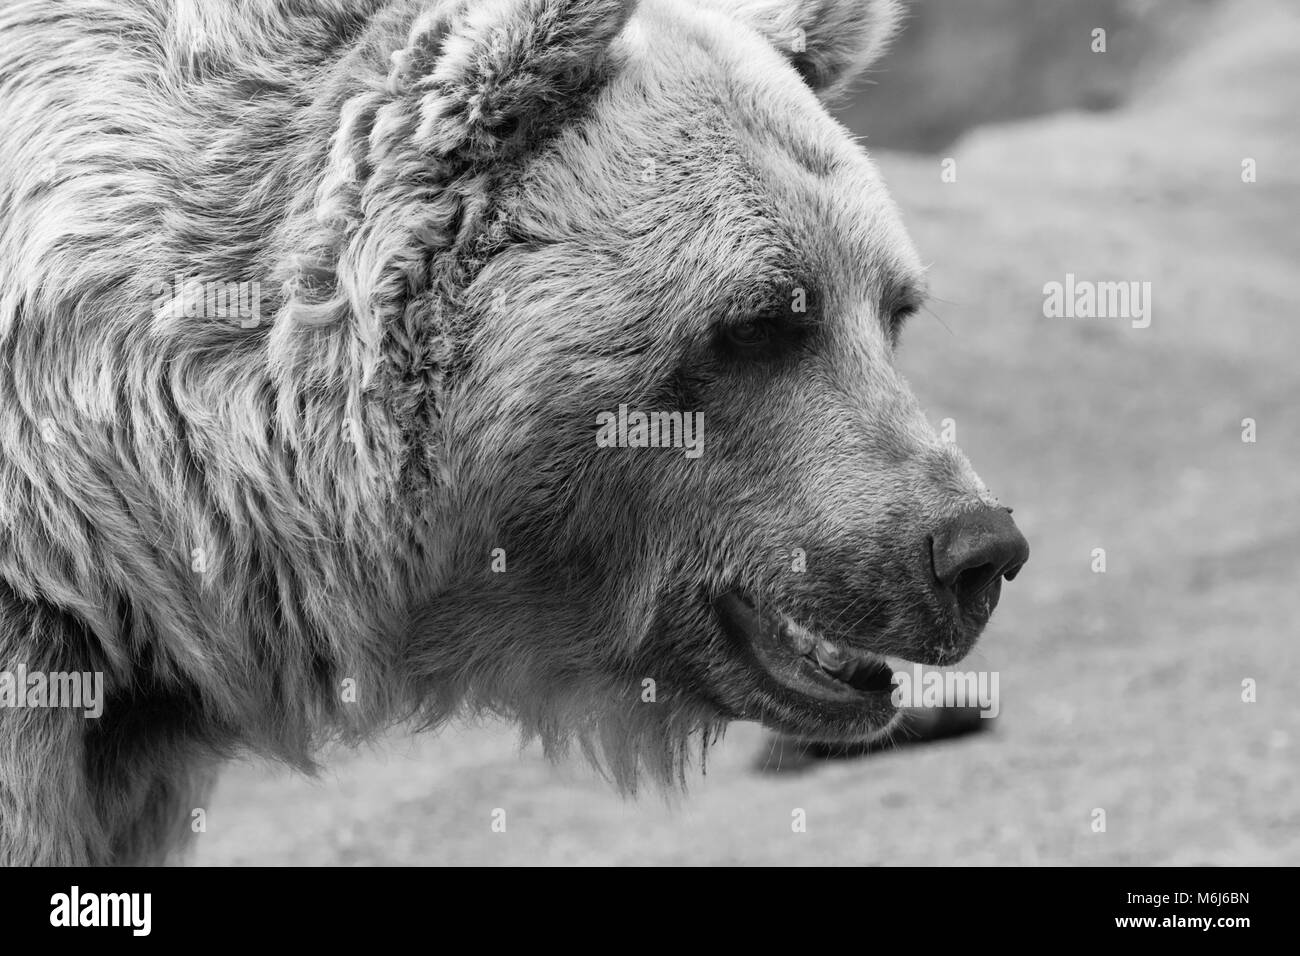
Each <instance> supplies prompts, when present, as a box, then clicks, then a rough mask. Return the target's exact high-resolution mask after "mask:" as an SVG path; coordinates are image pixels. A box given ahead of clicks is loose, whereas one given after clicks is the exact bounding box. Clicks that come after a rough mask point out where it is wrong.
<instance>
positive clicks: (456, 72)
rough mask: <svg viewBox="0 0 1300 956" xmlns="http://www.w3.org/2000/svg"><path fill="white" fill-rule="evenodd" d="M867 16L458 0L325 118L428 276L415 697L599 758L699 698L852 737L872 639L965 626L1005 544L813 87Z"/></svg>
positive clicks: (902, 256) (615, 763) (857, 173)
mask: <svg viewBox="0 0 1300 956" xmlns="http://www.w3.org/2000/svg"><path fill="white" fill-rule="evenodd" d="M896 19H897V11H896V9H895V4H894V3H893V2H891V0H640V2H639V3H634V2H631V0H490V2H482V3H479V2H476V3H469V4H465V3H444V4H441V5H439V6H437V7H436V8H435V10H434V11H433V12H431V13H428V14H426V15H425V16H424V17H423V18H421V19H419V20H417V21H416V23H415V24H414V25H413V26H412V27H411V29H410V31H409V34H408V39H407V42H406V45H405V47H404V48H402V49H400V50H398V51H397V52H396V53H395V54H394V55H393V58H392V63H393V67H392V74H391V75H390V77H389V81H388V83H389V86H388V89H387V90H386V91H383V92H382V93H376V94H375V95H376V96H380V97H387V98H388V99H387V100H386V101H385V104H386V105H385V106H384V108H383V109H381V110H379V112H378V113H377V115H376V116H375V118H373V119H372V120H370V121H368V122H366V123H365V124H362V127H361V129H360V130H359V132H358V133H357V134H356V136H355V137H354V139H355V140H356V141H357V142H362V141H364V145H365V148H366V149H367V150H369V155H370V157H371V158H370V160H369V161H368V168H367V175H369V176H370V179H371V183H370V185H369V186H368V187H367V188H370V189H371V190H372V191H373V193H374V194H375V195H383V194H384V189H385V188H388V189H389V193H390V194H392V193H395V192H396V191H397V190H398V187H399V185H400V184H402V183H406V184H407V186H408V187H409V188H410V189H416V188H417V187H418V189H421V190H424V193H423V194H424V195H427V196H430V197H432V198H430V199H429V200H428V202H427V203H426V204H425V208H426V210H427V209H430V208H432V209H434V211H435V213H436V216H434V217H433V219H434V220H436V221H435V222H433V224H430V223H429V222H424V223H422V224H420V226H419V229H417V230H415V232H416V233H417V234H419V235H420V236H422V237H423V238H424V239H425V240H426V241H427V242H428V243H430V244H431V245H432V246H433V247H434V248H435V249H437V250H440V251H439V252H438V256H440V257H441V258H438V256H435V261H434V265H433V268H432V269H431V271H430V275H431V276H432V278H431V279H430V283H431V284H432V288H433V291H432V292H428V290H424V292H422V293H421V294H422V295H423V296H424V297H423V298H420V297H419V296H418V295H417V296H412V295H411V294H410V290H409V289H404V290H401V294H402V295H406V296H407V297H408V300H409V301H407V302H406V305H405V306H404V307H403V312H402V316H403V318H402V321H404V322H406V323H407V327H409V328H418V327H419V326H420V325H421V324H423V325H426V326H429V327H432V328H434V329H435V330H436V332H437V335H438V338H439V341H440V342H441V343H442V345H443V346H444V348H443V351H441V352H440V353H438V358H437V365H438V368H437V375H436V376H435V377H434V378H433V379H432V380H434V381H436V382H437V385H438V388H439V393H438V396H437V401H436V409H434V410H432V411H431V412H430V415H429V420H430V423H429V428H430V438H429V447H430V449H432V451H431V454H432V458H433V459H434V461H435V464H434V465H432V466H431V467H430V472H431V476H432V477H431V480H430V487H431V491H430V492H429V494H430V496H431V500H432V501H433V502H434V505H433V512H434V517H433V520H432V522H431V524H432V526H433V527H434V528H435V529H436V540H435V543H434V545H433V546H432V547H431V548H430V554H431V555H432V556H431V557H430V558H429V560H430V562H431V564H432V569H431V574H432V579H431V580H432V593H431V594H430V595H429V598H428V601H427V604H426V605H425V607H424V609H423V610H422V611H421V612H420V614H419V620H418V622H417V624H416V626H415V627H414V628H413V630H412V634H411V636H410V638H409V640H410V645H409V648H408V658H409V660H408V664H409V667H410V668H411V671H412V672H413V673H415V674H418V675H420V678H419V679H420V680H423V681H424V682H425V690H424V694H425V696H426V697H427V698H428V699H429V700H430V701H431V703H429V704H428V706H429V707H430V709H431V711H432V712H433V713H434V714H437V715H445V713H446V712H448V711H450V710H452V709H455V708H457V707H460V706H464V705H466V704H468V705H469V706H477V707H482V708H486V709H492V710H497V711H504V712H506V713H509V714H510V715H512V716H515V717H517V718H519V719H520V720H522V721H523V722H524V724H525V725H526V726H527V727H529V728H530V729H532V730H535V731H538V732H540V733H541V734H542V735H543V737H544V738H545V739H546V740H547V741H548V742H549V743H555V742H557V741H562V740H564V739H567V738H568V737H569V736H570V735H571V734H572V733H573V732H575V731H576V732H577V734H578V736H579V737H580V739H581V740H582V741H583V742H584V744H593V743H594V744H596V745H598V746H599V745H603V750H604V752H605V756H606V758H607V760H608V764H609V766H610V768H611V769H612V770H613V771H614V772H615V774H616V776H618V777H619V778H620V779H622V780H624V781H625V782H626V781H628V780H630V779H632V778H633V777H634V776H635V772H636V770H637V769H638V767H639V766H649V767H650V768H651V769H653V770H656V771H659V772H661V773H672V772H676V771H679V770H680V766H681V763H682V760H683V757H684V755H686V754H688V753H689V752H690V748H689V746H688V744H689V741H690V740H691V739H692V738H693V737H696V736H698V735H699V734H700V733H701V732H702V733H703V734H704V735H705V736H708V734H709V733H710V732H711V731H712V730H714V729H716V728H717V727H718V726H720V725H721V724H723V723H725V722H726V721H728V720H732V719H746V720H758V721H762V722H763V723H765V724H767V725H769V726H772V727H775V728H780V729H783V730H785V731H788V732H792V733H796V734H800V735H803V736H806V737H812V738H817V739H822V740H854V739H862V738H864V737H867V736H869V735H871V734H874V733H876V732H878V731H880V730H881V729H882V728H885V727H886V726H887V725H888V724H889V723H890V722H891V720H892V719H893V717H894V716H895V708H894V706H893V704H892V703H891V700H890V697H891V693H890V692H891V689H892V685H891V671H890V669H889V667H888V666H887V665H886V664H885V663H884V659H883V658H884V656H885V655H892V656H897V657H901V658H904V659H907V660H911V661H916V662H922V663H929V664H947V663H951V662H954V661H957V660H959V659H960V658H961V657H962V656H963V655H964V654H965V653H966V652H967V651H968V650H970V648H971V647H972V645H973V644H974V642H975V640H976V638H977V636H978V635H979V633H980V631H981V630H982V628H983V627H984V625H985V623H986V622H987V620H988V618H989V615H990V613H991V612H992V610H993V608H994V605H995V604H996V602H997V599H998V594H999V587H1000V582H1001V580H1002V579H1003V578H1004V577H1005V578H1010V577H1012V576H1014V574H1015V573H1016V571H1017V570H1018V569H1019V568H1020V566H1021V565H1022V564H1023V563H1024V561H1025V560H1026V558H1027V555H1028V549H1027V545H1026V544H1025V541H1024V539H1023V537H1021V535H1020V534H1019V532H1018V531H1017V530H1016V528H1015V525H1014V524H1013V523H1012V522H1011V520H1010V518H1009V517H1008V512H1007V509H1005V508H1002V507H1000V506H998V504H997V502H996V501H995V500H994V499H993V498H992V496H991V495H990V494H989V492H988V491H987V490H986V489H985V487H984V485H983V484H982V483H981V481H980V480H979V478H978V477H977V476H976V475H975V473H974V472H973V470H972V469H971V467H970V465H969V464H968V463H967V461H966V459H965V457H964V456H963V455H962V453H961V452H960V451H959V450H958V449H957V448H956V447H954V446H953V445H952V444H951V443H947V442H945V441H942V440H940V438H939V437H938V436H937V435H936V434H935V432H934V430H933V429H932V428H931V426H930V425H929V424H928V422H927V420H926V418H925V417H924V415H923V414H922V412H921V410H920V408H919V407H918V406H917V403H916V401H915V399H914V398H913V396H912V393H911V391H910V390H909V388H908V386H907V383H906V382H905V381H904V380H903V378H902V377H901V376H900V374H899V372H898V370H897V369H896V367H895V364H894V349H895V346H896V343H897V341H898V338H899V336H900V335H901V334H902V331H903V326H904V324H905V322H906V320H907V319H908V317H909V316H910V315H911V314H912V313H914V312H915V311H916V310H917V309H918V308H919V307H920V306H921V305H922V303H923V301H924V297H925V277H924V270H923V268H922V265H921V262H920V259H919V258H918V255H917V252H916V251H915V249H914V248H913V246H912V243H911V242H910V240H909V239H908V236H907V234H906V232H905V231H904V229H903V226H902V224H901V222H900V219H899V215H898V211H897V209H896V208H895V206H894V204H893V203H892V201H891V200H890V198H889V196H888V194H887V192H886V190H885V187H884V185H883V184H882V182H881V178H880V176H879V174H878V172H877V169H876V167H875V166H874V165H873V163H872V161H871V160H870V159H869V158H868V156H867V154H866V153H865V151H864V150H863V148H862V147H861V145H859V144H858V143H857V142H855V140H854V139H853V137H852V136H850V135H849V133H848V132H847V131H846V130H845V129H844V128H843V127H842V126H841V125H840V124H839V123H837V122H836V121H835V120H834V119H832V118H831V117H830V115H829V114H828V113H827V111H826V109H825V107H824V105H823V101H824V99H825V98H826V97H827V96H829V95H831V94H834V93H838V92H840V91H842V90H843V89H844V88H845V87H846V86H847V85H848V84H849V83H850V82H851V81H853V80H854V79H855V78H856V77H857V76H858V75H859V73H860V71H861V70H863V69H864V68H865V67H866V66H867V65H868V64H869V63H870V62H871V61H872V60H873V58H874V57H875V56H876V55H877V54H878V53H879V51H880V49H881V47H882V45H883V44H884V43H885V41H886V40H887V39H888V37H889V35H890V33H891V31H892V30H893V29H894V25H895V22H896ZM393 104H396V105H393ZM342 140H347V135H346V134H345V135H343V136H342ZM344 145H345V146H346V142H345V143H344ZM384 176H388V177H389V185H388V186H387V187H385V186H384V184H383V182H382V180H383V177H384ZM377 183H378V185H377ZM437 217H441V218H437ZM376 241H378V240H376ZM407 274H408V276H409V275H410V274H411V270H409V269H408V272H407ZM408 285H409V283H408ZM426 293H427V294H426ZM413 303H414V304H413ZM420 303H423V304H420Z"/></svg>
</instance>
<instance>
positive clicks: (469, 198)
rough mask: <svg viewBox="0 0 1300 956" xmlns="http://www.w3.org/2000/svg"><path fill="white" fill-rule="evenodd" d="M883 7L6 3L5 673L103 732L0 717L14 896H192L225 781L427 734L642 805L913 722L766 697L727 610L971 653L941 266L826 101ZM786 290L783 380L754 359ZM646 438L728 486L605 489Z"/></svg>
mask: <svg viewBox="0 0 1300 956" xmlns="http://www.w3.org/2000/svg"><path fill="white" fill-rule="evenodd" d="M896 13H897V11H896V10H895V8H894V4H893V3H892V2H889V0H871V2H866V3H862V2H857V0H641V2H640V3H639V4H637V3H634V2H633V0H473V2H463V0H322V2H308V0H211V2H209V0H204V2H197V0H195V2H187V0H113V2H108V0H67V2H65V3H60V4H58V5H52V4H48V3H46V2H41V0H35V2H19V3H16V4H8V5H6V6H5V8H4V9H3V11H0V121H2V125H3V128H4V129H5V130H6V135H5V137H4V140H3V144H0V270H3V271H2V272H0V362H3V366H4V370H5V371H4V374H3V375H2V376H0V441H2V443H3V458H0V670H6V669H10V670H11V669H13V668H15V667H17V666H18V665H22V666H24V667H25V668H27V670H28V671H45V672H59V671H77V672H99V673H102V674H103V675H104V681H105V696H106V700H105V704H104V713H103V715H102V716H101V717H100V718H98V719H86V718H85V717H84V716H83V715H82V713H81V711H79V710H71V709H67V708H13V709H0V862H3V863H8V864H30V863H47V864H54V863H59V864H86V863H106V862H150V861H158V860H162V859H164V858H165V856H166V854H167V853H168V851H169V850H170V849H171V848H173V847H175V846H176V845H178V844H179V843H181V842H182V841H183V839H184V836H185V835H186V834H187V833H188V831H189V827H188V822H189V818H190V813H191V810H192V808H195V807H199V806H203V805H204V800H205V794H206V793H207V787H208V786H209V784H210V781H211V778H212V775H213V772H214V770H215V768H216V767H217V766H218V765H219V764H220V762H221V761H223V760H224V759H226V758H228V757H230V756H231V755H233V754H236V753H240V752H251V753H256V754H261V755H266V756H270V757H274V758H277V759H280V760H283V761H286V762H288V763H290V764H293V765H295V766H297V767H300V768H304V769H310V768H311V766H312V754H313V753H314V752H315V751H316V749H317V748H318V747H319V746H320V744H321V743H322V742H323V741H325V740H327V739H331V738H341V739H344V740H356V739H360V738H361V737H363V736H365V735H368V734H373V733H375V732H377V731H379V730H381V729H383V728H385V727H388V726H391V725H393V724H394V723H396V722H399V721H403V720H406V719H411V718H413V719H415V720H416V721H418V722H419V723H421V724H423V725H436V724H439V723H441V722H443V721H445V720H446V719H448V718H449V717H451V716H453V715H454V714H457V713H461V712H465V711H468V710H475V709H482V710H490V711H493V712H498V713H503V714H506V715H509V716H512V717H514V718H515V719H517V720H518V721H519V722H520V723H521V725H522V726H523V727H524V729H525V731H527V732H529V733H533V734H537V735H540V737H541V738H542V740H543V741H544V743H545V744H546V745H547V747H548V749H549V750H551V751H556V750H558V749H561V748H562V747H563V746H564V744H565V742H566V741H569V740H577V741H579V742H580V743H581V745H582V747H583V748H584V749H585V750H587V751H588V752H589V753H590V755H591V756H592V757H593V758H594V759H596V760H598V761H599V762H600V763H601V764H602V765H603V766H604V767H605V768H606V769H607V770H608V772H609V773H610V774H611V775H612V776H613V777H614V778H615V779H616V780H617V781H618V782H619V783H620V784H622V785H623V786H625V787H631V786H633V785H634V783H635V780H636V778H637V776H638V773H639V772H640V771H643V770H644V771H648V772H649V773H650V774H651V775H653V776H657V777H659V778H664V779H669V778H673V777H677V776H680V775H681V773H682V772H683V768H684V766H685V765H686V763H687V762H688V760H689V758H690V756H691V754H692V752H693V747H692V745H693V743H697V742H702V741H706V740H707V739H708V738H709V737H710V736H711V735H713V734H714V733H716V731H717V730H718V729H720V727H721V726H722V725H723V724H725V722H726V721H728V720H731V719H738V718H743V719H761V720H764V721H766V722H767V723H768V724H769V725H771V726H774V727H778V728H782V729H786V730H791V731H799V732H805V733H807V734H809V735H813V736H819V737H821V738H823V739H827V738H837V739H838V738H846V739H853V738H859V737H861V736H864V735H866V734H869V733H872V732H875V731H877V730H879V729H880V728H881V727H882V726H884V725H886V724H887V723H888V722H889V720H890V719H891V716H892V711H890V710H889V708H888V706H887V705H884V706H883V707H882V706H879V705H872V706H871V707H854V708H850V707H848V706H847V705H845V706H829V705H828V706H822V705H819V704H817V703H816V702H813V701H807V700H803V699H801V698H799V697H798V696H797V695H790V694H786V693H785V692H783V691H781V689H780V688H779V687H778V686H777V685H776V684H773V683H772V682H771V681H770V680H769V678H768V677H767V676H765V675H763V674H761V673H760V672H759V671H758V670H757V669H756V668H755V667H754V666H753V664H752V662H750V661H749V658H748V657H746V656H745V654H743V653H739V654H738V651H737V650H736V648H735V647H734V646H732V645H731V644H729V643H728V641H727V639H726V638H725V636H724V635H723V634H722V632H721V630H720V629H719V626H718V623H717V620H716V619H715V617H714V616H713V612H712V611H711V606H712V605H711V601H712V599H713V598H715V597H717V595H718V594H720V593H721V592H723V591H725V590H727V589H728V588H736V587H742V586H743V587H745V588H749V589H751V592H755V593H757V592H758V589H762V591H761V593H763V594H770V595H771V596H772V599H773V600H776V601H779V602H781V603H782V604H783V606H787V607H794V608H799V609H801V613H802V614H803V615H804V616H805V617H806V618H807V620H808V621H809V622H814V621H815V622H817V624H818V626H819V627H820V628H821V629H822V630H823V631H824V633H826V634H827V635H828V636H829V637H833V638H835V639H836V640H843V641H848V640H850V638H851V635H853V634H859V633H865V632H869V633H870V634H871V635H872V638H871V647H873V648H874V649H876V650H878V651H880V652H881V653H898V654H902V655H904V656H907V657H909V658H911V659H916V660H932V661H935V662H942V661H947V660H953V659H956V657H959V656H960V655H961V654H962V653H964V651H965V650H966V649H967V648H968V647H969V646H970V642H971V641H973V640H974V634H973V632H971V629H970V628H966V627H964V626H963V625H961V623H960V622H954V621H951V620H948V619H947V618H945V617H944V615H943V612H942V611H941V610H940V609H937V608H936V607H935V606H934V605H933V602H932V601H931V599H930V597H929V594H928V589H927V585H926V581H927V580H928V579H927V577H926V575H927V573H928V572H927V571H926V570H925V569H923V568H921V567H920V566H919V559H914V558H913V555H912V545H913V544H914V543H915V542H916V541H919V540H921V538H922V537H923V536H924V533H925V529H926V528H927V527H928V526H929V525H930V524H931V523H933V522H934V521H937V520H939V519H941V518H942V517H943V516H945V515H951V514H955V513H958V512H960V511H962V510H963V509H966V508H969V507H972V506H974V505H976V504H978V503H980V502H984V503H988V502H991V500H992V499H991V498H990V497H989V495H988V492H987V491H986V490H985V489H984V488H983V486H982V485H981V484H980V482H979V480H978V479H977V478H976V477H975V475H974V474H973V472H972V471H971V470H970V468H969V466H968V464H967V463H966V461H965V459H964V458H963V457H962V456H961V454H960V452H958V451H957V450H956V449H955V448H953V447H952V446H951V445H947V444H944V443H942V442H940V441H939V439H938V438H937V437H936V436H935V435H934V433H933V431H932V430H931V429H930V427H929V426H928V425H927V423H926V421H925V419H924V417H923V416H922V414H921V412H920V411H919V409H918V408H917V406H916V403H915V401H914V400H913V399H912V397H911V395H910V392H909V391H908V389H907V386H906V384H905V383H904V382H903V381H902V379H901V378H900V377H899V375H898V373H897V372H896V371H895V370H894V367H893V364H892V360H891V351H892V346H893V337H894V336H895V335H896V334H897V325H898V324H899V322H900V321H901V318H902V317H903V316H904V314H905V313H906V312H907V311H909V310H911V309H913V308H915V307H916V305H917V304H918V303H919V298H920V296H921V294H922V288H921V286H922V270H921V267H920V265H919V261H918V258H917V255H916V253H915V251H914V250H913V248H912V246H911V244H910V242H909V240H908V239H907V237H906V234H905V233H904V232H903V230H902V227H901V225H900V223H899V221H898V216H897V214H896V211H895V209H894V207H893V205H892V203H891V202H890V200H889V198H888V196H887V195H886V193H885V191H884V188H883V186H882V184H881V183H880V180H879V177H878V175H877V173H876V171H875V168H874V166H873V165H872V164H871V162H870V161H869V160H868V159H867V157H866V156H865V154H864V152H863V151H862V150H861V148H860V147H859V146H858V145H857V144H856V143H855V142H853V141H852V139H851V138H850V137H849V136H848V135H847V133H846V132H845V130H844V129H843V128H842V127H840V126H839V125H838V124H837V123H836V122H834V121H833V120H832V119H831V118H830V117H829V116H828V115H827V113H826V112H825V110H824V109H823V107H822V105H821V103H820V101H819V99H818V94H821V95H830V94H833V93H837V92H839V91H841V90H843V89H844V88H845V87H846V86H847V85H848V84H849V83H850V82H851V81H852V80H853V79H854V78H855V77H856V76H857V75H858V73H859V72H860V71H861V70H862V69H863V68H864V67H865V66H866V65H867V64H868V63H869V62H870V61H871V59H872V58H873V57H874V56H875V55H876V54H877V53H878V52H879V50H880V48H881V45H882V44H883V43H884V41H885V40H886V39H887V38H888V36H889V34H890V32H891V30H892V29H893V25H894V23H895V21H896ZM226 283H246V284H248V285H246V286H241V287H240V288H241V289H251V290H252V291H250V292H249V295H250V296H251V297H252V298H251V300H250V301H253V302H255V303H256V305H257V308H256V310H255V314H253V310H246V312H245V313H240V314H238V315H235V316H232V315H231V314H230V312H229V311H228V310H223V309H221V308H220V307H219V306H218V307H216V308H214V306H213V303H214V302H216V301H217V300H215V299H213V298H212V297H211V295H210V294H209V290H210V289H211V288H214V287H215V288H221V287H223V284H226ZM253 283H256V284H257V285H256V286H255V287H254V286H253V285H252V284H253ZM792 293H794V294H798V293H803V294H805V296H806V300H807V302H808V303H809V307H808V311H807V312H806V313H800V315H799V316H797V317H795V319H796V324H795V325H790V326H789V327H787V326H786V325H781V326H780V328H781V329H782V330H783V331H782V332H781V334H782V335H783V336H785V337H786V338H784V339H781V340H780V341H775V342H768V343H767V344H765V345H763V346H762V348H763V349H767V351H764V352H762V354H756V353H752V350H750V351H746V349H749V346H748V345H745V346H742V347H741V352H737V351H736V347H735V346H734V341H733V339H732V338H728V335H730V333H725V332H722V331H719V330H720V329H722V328H723V327H725V326H729V325H732V324H735V323H738V322H743V321H744V320H745V319H746V318H747V317H752V316H754V315H759V316H764V317H765V318H764V319H763V322H764V323H767V322H768V319H767V318H766V316H769V315H770V314H771V313H772V312H773V310H777V311H780V310H781V308H783V305H782V304H783V303H784V304H785V307H788V304H789V302H790V301H792V300H791V296H792ZM781 321H782V322H784V321H785V319H782V320H781ZM763 327H764V328H768V326H767V325H764V326H763ZM742 353H743V354H742ZM620 405H628V406H630V407H632V408H644V409H677V410H682V409H685V410H694V411H699V412H702V413H703V420H704V422H705V423H706V426H707V430H706V432H705V434H704V438H705V441H706V449H705V452H704V454H703V455H702V456H701V457H700V458H699V459H694V460H693V459H691V458H688V457H686V456H685V455H683V454H681V452H680V450H673V449H654V450H651V449H627V448H624V449H605V448H598V447H597V445H596V443H595V441H594V440H593V435H594V433H595V431H596V428H595V425H594V422H595V421H596V415H597V414H599V413H600V412H601V411H607V410H608V411H612V410H616V409H618V408H619V406H620ZM796 547H797V548H800V549H804V550H805V551H806V554H807V556H808V572H807V573H804V574H798V575H790V574H782V573H780V569H781V568H782V567H784V564H785V562H786V558H785V557H779V555H780V554H782V553H784V554H786V555H787V556H788V553H789V552H790V550H791V549H793V548H796ZM496 549H500V551H497V550H496ZM918 553H919V549H918ZM501 562H504V568H505V570H504V571H502V570H501ZM648 682H653V683H652V684H651V683H648ZM647 687H653V689H654V692H653V693H651V694H647V692H646V688H647Z"/></svg>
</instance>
